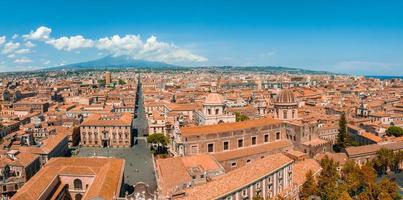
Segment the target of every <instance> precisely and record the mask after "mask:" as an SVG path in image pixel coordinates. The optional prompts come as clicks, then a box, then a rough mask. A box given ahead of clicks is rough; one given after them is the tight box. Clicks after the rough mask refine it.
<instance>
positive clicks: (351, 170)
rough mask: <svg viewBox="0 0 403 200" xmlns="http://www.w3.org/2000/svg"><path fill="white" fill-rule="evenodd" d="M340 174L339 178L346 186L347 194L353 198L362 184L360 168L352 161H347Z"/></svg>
mask: <svg viewBox="0 0 403 200" xmlns="http://www.w3.org/2000/svg"><path fill="white" fill-rule="evenodd" d="M341 172H342V176H341V178H342V180H343V181H344V183H345V184H346V186H347V188H346V190H347V192H348V194H349V195H350V196H353V197H354V196H356V195H357V194H358V192H359V190H360V189H361V188H362V184H363V183H362V174H361V169H360V167H359V166H358V165H357V164H356V163H355V162H354V161H353V160H348V161H347V162H346V163H345V164H344V166H343V169H342V170H341Z"/></svg>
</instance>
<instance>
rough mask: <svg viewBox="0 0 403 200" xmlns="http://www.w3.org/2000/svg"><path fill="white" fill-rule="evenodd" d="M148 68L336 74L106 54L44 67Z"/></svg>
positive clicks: (286, 68)
mask: <svg viewBox="0 0 403 200" xmlns="http://www.w3.org/2000/svg"><path fill="white" fill-rule="evenodd" d="M105 68H108V69H126V68H136V69H148V70H207V71H221V72H228V73H231V72H257V73H271V74H279V73H289V74H335V73H332V72H326V71H315V70H306V69H301V68H291V67H281V66H278V67H276V66H201V67H183V66H177V65H172V64H168V63H164V62H156V61H148V60H139V59H133V58H131V57H129V56H105V57H103V58H99V59H96V60H91V61H87V62H80V63H74V64H68V65H62V66H57V67H50V68H46V69H44V70H45V71H56V70H87V69H91V70H92V69H95V70H97V69H99V70H104V69H105Z"/></svg>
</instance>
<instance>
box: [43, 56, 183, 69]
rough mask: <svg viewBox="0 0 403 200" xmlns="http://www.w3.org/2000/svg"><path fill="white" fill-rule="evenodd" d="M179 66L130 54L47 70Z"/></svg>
mask: <svg viewBox="0 0 403 200" xmlns="http://www.w3.org/2000/svg"><path fill="white" fill-rule="evenodd" d="M177 67H179V66H176V65H171V64H168V63H164V62H156V61H148V60H140V59H133V58H131V57H129V56H105V57H103V58H100V59H96V60H91V61H87V62H80V63H73V64H68V65H62V66H57V67H50V68H46V70H80V69H104V68H177Z"/></svg>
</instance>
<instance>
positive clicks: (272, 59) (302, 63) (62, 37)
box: [0, 1, 403, 75]
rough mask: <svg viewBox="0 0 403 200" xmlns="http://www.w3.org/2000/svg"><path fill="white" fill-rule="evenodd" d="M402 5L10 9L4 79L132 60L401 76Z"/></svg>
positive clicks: (4, 34)
mask: <svg viewBox="0 0 403 200" xmlns="http://www.w3.org/2000/svg"><path fill="white" fill-rule="evenodd" d="M122 5H125V6H122ZM402 7H403V3H401V2H399V1H394V2H390V1H389V2H375V1H373V2H366V1H354V2H347V1H337V2H336V1H310V2H296V1H287V2H281V3H279V2H272V1H269V2H265V1H252V2H249V3H244V2H241V1H235V2H231V3H228V2H215V1H214V2H213V1H194V2H191V3H189V2H184V1H175V2H164V1H157V2H155V1H154V2H152V3H151V2H148V3H145V2H138V1H118V2H117V3H116V4H111V3H110V1H99V2H97V4H93V3H91V2H78V1H69V2H52V1H41V2H34V1H18V2H13V1H2V2H0V10H1V12H0V26H1V27H5V28H3V29H2V30H0V71H1V72H5V71H22V70H33V69H42V68H46V67H51V66H58V65H62V64H70V63H76V62H83V61H88V60H93V59H97V58H100V57H104V56H106V55H128V56H131V57H133V58H138V59H146V60H153V61H163V62H167V63H171V64H176V65H185V66H211V65H234V66H284V67H296V68H302V69H309V70H324V71H330V72H336V73H346V74H351V75H402V74H403V67H402V66H403V57H402V56H401V55H403V48H401V47H402V46H403V39H402V37H401V35H402V32H403V21H402V20H401V19H403V14H402V13H401V12H400V10H401V8H402ZM89 11H91V12H89ZM105 13H109V14H105Z"/></svg>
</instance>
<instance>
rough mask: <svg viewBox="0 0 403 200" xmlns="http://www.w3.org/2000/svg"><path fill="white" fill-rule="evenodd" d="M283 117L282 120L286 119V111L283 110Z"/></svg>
mask: <svg viewBox="0 0 403 200" xmlns="http://www.w3.org/2000/svg"><path fill="white" fill-rule="evenodd" d="M283 117H284V119H287V117H288V116H287V110H283Z"/></svg>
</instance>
